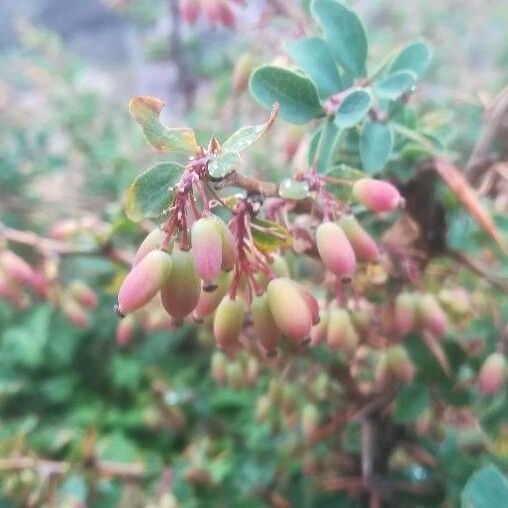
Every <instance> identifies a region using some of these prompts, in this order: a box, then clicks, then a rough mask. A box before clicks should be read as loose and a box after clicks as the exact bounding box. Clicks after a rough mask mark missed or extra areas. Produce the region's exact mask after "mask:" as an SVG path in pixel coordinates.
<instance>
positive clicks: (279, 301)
mask: <svg viewBox="0 0 508 508" xmlns="http://www.w3.org/2000/svg"><path fill="white" fill-rule="evenodd" d="M267 293H268V304H269V306H270V312H271V313H272V316H273V319H274V321H275V323H276V324H277V327H278V328H279V330H280V331H281V332H282V334H283V335H285V336H286V337H288V338H289V339H292V340H295V341H298V342H301V341H303V340H306V339H307V338H308V336H309V333H310V329H311V327H312V313H311V311H310V310H309V306H308V304H307V302H306V301H305V299H304V298H303V297H302V295H301V293H300V291H299V290H298V288H297V287H296V286H295V284H294V282H293V281H292V280H291V279H286V278H279V279H273V280H271V281H270V282H269V284H268V287H267Z"/></svg>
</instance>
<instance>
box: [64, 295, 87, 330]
mask: <svg viewBox="0 0 508 508" xmlns="http://www.w3.org/2000/svg"><path fill="white" fill-rule="evenodd" d="M61 308H62V312H63V313H64V315H65V316H66V317H67V319H68V320H69V321H70V322H71V323H72V324H73V325H74V326H76V327H77V328H81V329H85V328H88V326H89V324H90V319H89V317H88V314H87V312H86V311H85V309H84V308H83V307H82V306H81V305H80V304H79V303H78V302H77V301H76V300H73V299H72V298H65V299H64V300H63V302H62V307H61Z"/></svg>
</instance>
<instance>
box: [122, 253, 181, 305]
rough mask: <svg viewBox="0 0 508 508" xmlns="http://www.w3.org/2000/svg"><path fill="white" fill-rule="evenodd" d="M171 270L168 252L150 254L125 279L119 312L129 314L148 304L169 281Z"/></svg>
mask: <svg viewBox="0 0 508 508" xmlns="http://www.w3.org/2000/svg"><path fill="white" fill-rule="evenodd" d="M171 268H172V260H171V256H170V255H169V254H168V253H167V252H163V251H161V250H153V251H151V252H149V253H148V254H147V255H146V256H145V257H144V258H143V259H142V260H141V261H140V262H139V263H138V264H137V265H136V266H134V267H133V268H132V270H131V271H130V272H129V273H128V274H127V277H125V279H124V281H123V283H122V285H121V287H120V291H119V292H118V310H119V312H120V313H121V314H127V313H129V312H132V311H135V310H137V309H139V308H140V307H143V305H145V304H147V303H148V302H149V301H150V300H151V299H152V298H153V297H154V296H155V295H156V294H157V293H158V292H159V291H160V289H161V288H162V287H163V286H164V284H165V283H166V282H167V281H168V280H169V277H170V275H171V273H172V269H171Z"/></svg>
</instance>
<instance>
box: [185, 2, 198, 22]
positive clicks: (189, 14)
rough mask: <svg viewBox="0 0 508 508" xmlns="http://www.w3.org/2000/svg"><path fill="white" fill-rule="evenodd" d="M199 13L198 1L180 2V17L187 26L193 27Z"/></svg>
mask: <svg viewBox="0 0 508 508" xmlns="http://www.w3.org/2000/svg"><path fill="white" fill-rule="evenodd" d="M199 12H200V4H199V0H180V16H181V17H182V19H183V20H184V21H186V22H187V23H189V25H193V24H194V23H195V22H196V20H197V19H198V16H199Z"/></svg>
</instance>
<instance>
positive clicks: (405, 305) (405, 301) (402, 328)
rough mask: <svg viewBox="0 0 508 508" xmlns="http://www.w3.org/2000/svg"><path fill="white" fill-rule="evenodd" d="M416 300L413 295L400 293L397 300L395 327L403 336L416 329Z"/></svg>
mask: <svg viewBox="0 0 508 508" xmlns="http://www.w3.org/2000/svg"><path fill="white" fill-rule="evenodd" d="M416 316H417V308H416V298H415V295H414V294H413V293H406V292H404V293H399V294H398V295H397V298H396V299H395V327H396V328H397V331H398V332H399V333H400V334H401V335H405V334H406V333H408V332H410V331H411V330H414V329H415V327H416V321H417V320H416Z"/></svg>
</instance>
